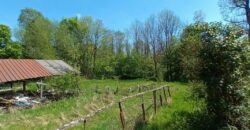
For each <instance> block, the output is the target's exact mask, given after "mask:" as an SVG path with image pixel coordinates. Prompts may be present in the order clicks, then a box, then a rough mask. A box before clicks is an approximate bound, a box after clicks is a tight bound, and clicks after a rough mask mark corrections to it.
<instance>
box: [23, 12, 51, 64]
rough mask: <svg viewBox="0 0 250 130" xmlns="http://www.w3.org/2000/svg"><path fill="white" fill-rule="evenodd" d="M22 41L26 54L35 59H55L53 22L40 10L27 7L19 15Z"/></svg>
mask: <svg viewBox="0 0 250 130" xmlns="http://www.w3.org/2000/svg"><path fill="white" fill-rule="evenodd" d="M18 21H19V26H20V31H21V32H22V33H21V34H22V35H21V43H22V44H23V46H24V56H25V57H27V58H34V59H54V58H55V57H56V56H55V50H54V48H53V46H52V32H53V28H52V24H51V22H50V21H49V20H48V19H47V18H45V17H44V16H43V15H42V14H41V13H40V12H38V11H36V10H34V9H31V8H26V9H23V10H22V11H21V14H20V16H19V19H18Z"/></svg>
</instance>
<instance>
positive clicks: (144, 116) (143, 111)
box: [141, 95, 146, 122]
mask: <svg viewBox="0 0 250 130" xmlns="http://www.w3.org/2000/svg"><path fill="white" fill-rule="evenodd" d="M141 108H142V119H143V121H144V122H145V121H146V113H145V107H144V99H143V95H142V104H141Z"/></svg>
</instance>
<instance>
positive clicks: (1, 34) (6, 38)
mask: <svg viewBox="0 0 250 130" xmlns="http://www.w3.org/2000/svg"><path fill="white" fill-rule="evenodd" d="M10 37H11V32H10V28H9V27H8V26H6V25H2V24H0V47H1V48H2V47H4V46H5V45H6V44H7V43H9V42H10V41H11V39H10Z"/></svg>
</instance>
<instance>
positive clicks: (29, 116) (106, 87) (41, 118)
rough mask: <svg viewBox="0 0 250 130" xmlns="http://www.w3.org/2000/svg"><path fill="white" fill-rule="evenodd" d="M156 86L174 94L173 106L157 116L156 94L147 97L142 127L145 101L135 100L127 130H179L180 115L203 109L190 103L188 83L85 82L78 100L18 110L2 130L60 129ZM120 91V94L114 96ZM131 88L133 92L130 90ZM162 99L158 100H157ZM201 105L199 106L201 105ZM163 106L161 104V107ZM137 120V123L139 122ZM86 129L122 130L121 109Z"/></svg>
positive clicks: (3, 116) (4, 116)
mask: <svg viewBox="0 0 250 130" xmlns="http://www.w3.org/2000/svg"><path fill="white" fill-rule="evenodd" d="M152 83H154V86H155V87H158V86H162V85H166V84H167V85H169V86H170V87H171V92H172V103H171V104H170V105H166V103H165V102H164V106H163V107H158V108H157V114H156V115H154V114H153V109H152V106H150V103H151V101H152V93H150V94H147V95H145V97H144V102H145V106H146V107H145V108H148V110H147V111H146V113H147V115H146V119H147V125H143V124H140V121H138V120H137V119H138V118H137V117H139V116H140V114H141V111H140V105H141V104H140V103H141V102H142V101H141V100H142V99H141V98H134V99H131V100H128V101H126V102H125V103H124V104H123V107H124V111H125V117H126V121H127V122H126V125H127V128H129V129H130V128H132V127H131V126H132V125H133V126H134V125H135V127H134V128H135V129H159V130H160V129H174V128H177V127H176V126H175V125H178V123H179V120H177V119H178V118H181V116H180V113H193V112H195V111H197V109H199V104H198V102H194V101H193V100H191V99H189V95H190V91H189V87H188V86H189V85H188V84H184V83H177V82H176V83H167V82H158V83H156V82H152V81H145V80H127V81H117V80H85V79H82V80H81V91H82V93H81V94H80V96H78V97H72V98H65V99H63V100H60V101H56V102H55V101H54V102H50V103H48V104H46V105H42V106H37V107H35V108H32V109H25V110H21V111H20V110H15V109H13V110H12V111H11V112H10V113H3V112H2V113H0V129H8V130H31V129H36V130H42V129H46V130H47V129H52V130H54V129H57V128H60V127H61V126H63V124H65V123H68V122H70V121H72V120H74V119H77V118H79V117H80V116H81V115H85V114H88V113H90V112H92V111H94V110H96V109H97V108H98V107H101V106H103V105H105V104H108V103H110V102H111V101H113V100H117V99H119V98H121V97H123V96H126V95H128V91H131V93H129V94H134V93H138V92H137V90H135V91H134V92H132V89H133V88H137V86H138V85H142V84H143V85H149V84H152ZM117 88H119V91H118V93H117V94H110V91H113V92H115V91H116V90H117ZM129 88H131V89H129ZM157 99H158V98H157ZM197 104H198V105H197ZM158 105H159V104H158ZM134 119H136V121H138V122H136V121H135V120H134ZM85 127H86V129H91V130H92V129H93V130H110V129H115V130H116V129H121V123H120V118H119V108H118V105H114V106H113V107H111V108H110V109H107V110H106V111H104V112H102V113H99V114H97V115H96V116H94V117H93V118H91V119H90V120H87V122H86V126H85ZM83 128H84V123H80V124H79V125H76V126H74V127H72V128H70V129H72V130H73V129H83Z"/></svg>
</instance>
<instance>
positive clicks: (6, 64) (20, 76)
mask: <svg viewBox="0 0 250 130" xmlns="http://www.w3.org/2000/svg"><path fill="white" fill-rule="evenodd" d="M51 75H53V74H51V73H50V72H49V71H48V70H47V69H46V68H44V67H43V66H42V65H41V64H39V63H38V62H37V61H36V60H31V59H0V83H4V82H13V81H20V80H27V79H35V78H41V77H47V76H51Z"/></svg>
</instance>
